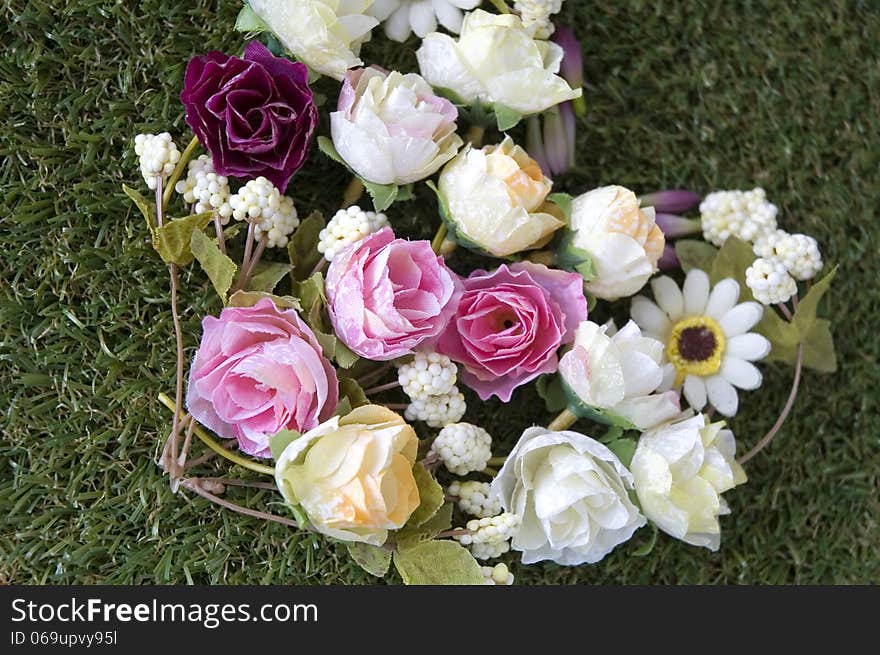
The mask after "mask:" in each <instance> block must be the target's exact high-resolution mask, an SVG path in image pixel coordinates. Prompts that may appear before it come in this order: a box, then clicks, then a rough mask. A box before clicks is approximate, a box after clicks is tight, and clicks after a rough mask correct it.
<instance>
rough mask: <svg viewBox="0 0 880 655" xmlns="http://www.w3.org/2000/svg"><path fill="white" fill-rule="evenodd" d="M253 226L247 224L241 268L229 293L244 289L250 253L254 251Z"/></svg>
mask: <svg viewBox="0 0 880 655" xmlns="http://www.w3.org/2000/svg"><path fill="white" fill-rule="evenodd" d="M254 229H255V228H254V224H253V223H250V222H248V231H247V237H245V238H246V239H247V241H246V242H245V244H244V256H242V258H241V268H240V269H239V271H238V279H237V280H236V281H235V284H234V285H233V287H232V290H231V292H230V293H235V292H236V291H238V290H239V289H243V288H244V283H245V274H246V273H247V272H248V268H249V267H250V261H251V253H252V252H253V250H254Z"/></svg>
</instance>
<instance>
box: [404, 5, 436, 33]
mask: <svg viewBox="0 0 880 655" xmlns="http://www.w3.org/2000/svg"><path fill="white" fill-rule="evenodd" d="M409 24H410V25H411V26H412V29H413V32H415V33H416V34H417V35H418V37H419V38H424V36H425V35H426V34H428V33H429V32H433V31H434V30H436V29H437V17H436V16H435V15H434V6H433V5H432V4H431V0H417V2H413V3H412V5H411V7H410V10H409Z"/></svg>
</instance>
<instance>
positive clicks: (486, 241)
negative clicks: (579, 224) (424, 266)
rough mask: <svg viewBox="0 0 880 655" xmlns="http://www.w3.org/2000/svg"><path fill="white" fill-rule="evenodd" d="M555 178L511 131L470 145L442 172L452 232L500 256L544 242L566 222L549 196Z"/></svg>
mask: <svg viewBox="0 0 880 655" xmlns="http://www.w3.org/2000/svg"><path fill="white" fill-rule="evenodd" d="M551 187H552V182H550V180H549V179H548V178H547V177H545V176H544V174H543V173H542V172H541V167H540V166H538V164H537V162H536V161H535V160H534V159H532V158H531V157H529V156H528V154H527V153H526V151H525V150H523V149H522V148H520V147H519V146H517V145H515V144H514V143H513V140H512V139H511V138H510V137H505V139H504V141H503V142H502V143H501V144H500V145H497V146H484V147H483V148H479V149H477V148H472V147H470V146H467V147H466V148H465V149H464V150H462V151H461V152H460V153H459V154H458V156H457V157H456V158H455V159H453V160H452V161H451V162H449V163H448V164H447V165H446V168H444V169H443V172H442V173H441V174H440V185H439V189H440V195H441V197H442V198H443V201H444V202H445V204H446V210H447V216H446V218H447V220H448V221H449V222H450V223H451V227H452V229H453V232H454V233H455V235H456V236H457V237H459V239H461V240H463V241H464V242H465V245H466V244H467V241H470V242H473V243H474V244H476V245H477V246H479V247H480V248H481V249H483V250H485V251H486V252H488V253H490V254H492V255H495V256H496V257H506V256H507V255H512V254H514V253H517V252H520V251H522V250H528V249H531V248H539V247H541V246H543V245H544V244H545V243H547V241H548V240H549V239H550V237H551V236H552V235H553V232H554V231H555V230H558V229H559V228H560V227H562V226H563V225H564V224H565V223H564V221H563V220H562V219H561V214H560V216H557V215H554V214H553V213H550V212H557V213H558V208H557V207H556V206H555V205H553V204H552V203H547V202H545V201H546V199H547V194H549V193H550V189H551Z"/></svg>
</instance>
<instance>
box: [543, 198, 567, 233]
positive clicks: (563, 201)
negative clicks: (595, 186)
mask: <svg viewBox="0 0 880 655" xmlns="http://www.w3.org/2000/svg"><path fill="white" fill-rule="evenodd" d="M547 200H549V201H550V202H552V203H553V204H554V205H556V206H557V207H559V209H561V210H562V215H563V216H564V217H565V224H566V225H567V226H568V227H571V203H572V197H571V195H569V194H567V193H562V192H559V193H551V194H550V195H549V196H547Z"/></svg>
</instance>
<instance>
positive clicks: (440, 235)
mask: <svg viewBox="0 0 880 655" xmlns="http://www.w3.org/2000/svg"><path fill="white" fill-rule="evenodd" d="M447 231H448V230H447V228H446V223H445V222H441V223H440V227H438V228H437V233H436V234H435V235H434V238H433V239H431V250H433V251H434V252H435V253H437V254H438V255H439V254H440V248H441V247H442V246H443V240H444V239H445V238H446V233H447Z"/></svg>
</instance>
